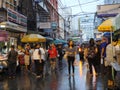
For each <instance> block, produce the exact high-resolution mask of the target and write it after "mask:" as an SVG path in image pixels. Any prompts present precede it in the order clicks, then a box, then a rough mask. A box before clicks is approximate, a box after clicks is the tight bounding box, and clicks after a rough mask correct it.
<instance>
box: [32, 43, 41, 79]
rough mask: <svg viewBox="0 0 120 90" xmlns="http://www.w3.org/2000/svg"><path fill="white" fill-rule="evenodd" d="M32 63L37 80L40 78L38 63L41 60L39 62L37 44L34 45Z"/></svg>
mask: <svg viewBox="0 0 120 90" xmlns="http://www.w3.org/2000/svg"><path fill="white" fill-rule="evenodd" d="M32 58H33V61H34V63H35V73H36V75H37V78H40V77H41V76H40V75H41V70H40V67H41V66H40V65H41V64H40V63H42V60H41V51H40V45H39V44H36V45H35V49H34V51H33V56H32Z"/></svg>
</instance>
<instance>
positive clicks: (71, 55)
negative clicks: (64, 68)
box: [66, 40, 76, 76]
mask: <svg viewBox="0 0 120 90" xmlns="http://www.w3.org/2000/svg"><path fill="white" fill-rule="evenodd" d="M66 54H67V61H68V73H69V76H71V75H72V76H74V72H75V68H74V61H75V56H76V47H74V43H73V41H72V40H70V41H69V42H68V47H67V48H66ZM71 67H72V74H71Z"/></svg>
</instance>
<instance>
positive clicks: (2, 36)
mask: <svg viewBox="0 0 120 90" xmlns="http://www.w3.org/2000/svg"><path fill="white" fill-rule="evenodd" d="M8 35H9V33H8V32H7V31H4V30H0V41H7V40H8Z"/></svg>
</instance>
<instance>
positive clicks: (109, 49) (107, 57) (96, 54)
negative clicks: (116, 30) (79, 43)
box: [79, 37, 120, 85]
mask: <svg viewBox="0 0 120 90" xmlns="http://www.w3.org/2000/svg"><path fill="white" fill-rule="evenodd" d="M83 49H84V50H80V51H81V52H80V53H79V54H80V58H81V59H80V60H81V61H82V62H85V61H86V62H88V67H89V71H90V76H93V70H92V69H93V67H94V70H95V72H96V74H95V75H96V76H97V75H107V78H108V85H113V78H115V77H113V76H112V74H113V73H112V65H111V63H113V62H118V64H119V65H120V63H119V61H120V58H119V57H120V54H119V55H118V52H120V46H119V45H118V38H114V39H113V40H112V41H111V42H110V43H108V40H107V38H106V37H103V38H102V39H101V40H97V41H95V40H94V39H93V38H91V39H90V41H89V43H88V45H87V46H86V47H84V48H83ZM113 70H114V69H113ZM114 72H116V70H114ZM115 74H116V73H114V76H115Z"/></svg>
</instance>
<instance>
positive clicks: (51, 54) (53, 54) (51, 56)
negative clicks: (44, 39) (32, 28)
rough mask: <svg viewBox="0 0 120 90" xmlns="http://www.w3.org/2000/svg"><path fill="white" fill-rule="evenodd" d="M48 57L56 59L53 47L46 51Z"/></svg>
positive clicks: (55, 51)
mask: <svg viewBox="0 0 120 90" xmlns="http://www.w3.org/2000/svg"><path fill="white" fill-rule="evenodd" d="M48 53H49V57H50V58H56V57H57V50H56V48H55V47H52V48H51V49H49V50H48Z"/></svg>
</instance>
